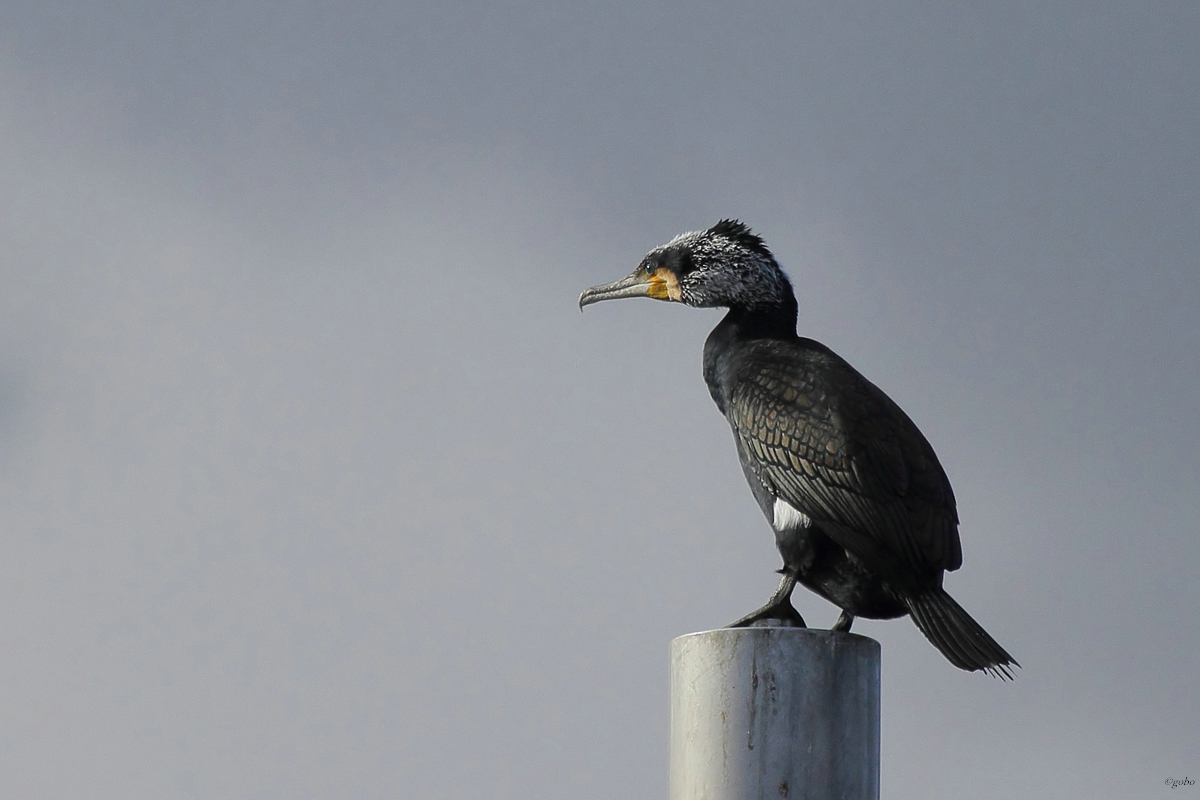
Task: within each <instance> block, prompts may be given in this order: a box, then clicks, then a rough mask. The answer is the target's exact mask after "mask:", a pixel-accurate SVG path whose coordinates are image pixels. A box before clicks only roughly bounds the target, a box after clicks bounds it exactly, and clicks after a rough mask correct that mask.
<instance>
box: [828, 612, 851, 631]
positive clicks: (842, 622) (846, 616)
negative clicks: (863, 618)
mask: <svg viewBox="0 0 1200 800" xmlns="http://www.w3.org/2000/svg"><path fill="white" fill-rule="evenodd" d="M853 624H854V615H853V614H851V613H850V612H849V611H847V610H845V609H842V614H841V616H840V617H838V620H837V622H835V623H833V627H832V628H830V629H829V630H831V631H841V632H842V633H849V632H850V626H851V625H853Z"/></svg>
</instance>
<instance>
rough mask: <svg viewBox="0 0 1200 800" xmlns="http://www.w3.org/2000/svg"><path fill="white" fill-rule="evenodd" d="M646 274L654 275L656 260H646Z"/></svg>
mask: <svg viewBox="0 0 1200 800" xmlns="http://www.w3.org/2000/svg"><path fill="white" fill-rule="evenodd" d="M646 274H647V275H653V274H654V262H653V261H647V262H646Z"/></svg>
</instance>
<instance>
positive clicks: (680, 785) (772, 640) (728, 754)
mask: <svg viewBox="0 0 1200 800" xmlns="http://www.w3.org/2000/svg"><path fill="white" fill-rule="evenodd" d="M670 763H671V775H670V798H671V800H779V799H780V798H788V800H801V799H803V800H833V798H837V800H878V798H879V643H878V642H876V641H875V640H874V639H868V638H867V637H865V636H857V635H855V634H851V633H835V632H832V631H819V630H808V629H804V628H726V629H722V630H716V631H706V632H703V633H693V634H689V635H687V636H681V637H679V638H678V639H676V640H675V641H673V642H672V643H671V762H670Z"/></svg>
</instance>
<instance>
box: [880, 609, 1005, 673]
mask: <svg viewBox="0 0 1200 800" xmlns="http://www.w3.org/2000/svg"><path fill="white" fill-rule="evenodd" d="M904 602H905V604H906V605H907V606H908V613H909V615H910V616H912V618H913V622H915V623H917V627H918V628H920V629H921V633H923V634H925V638H927V639H928V640H929V641H930V642H931V643H933V646H934V647H936V648H937V649H938V650H940V651H941V653H942V655H944V656H945V657H946V659H947V660H949V662H950V663H951V664H953V665H954V666H956V667H958V668H959V669H965V670H968V671H975V670H983V671H985V672H988V673H990V674H992V675H995V676H999V677H1000V678H1003V679H1007V680H1012V677H1013V676H1012V672H1011V671H1010V670H1009V669H1008V668H1009V667H1019V666H1021V665H1020V664H1018V663H1017V660H1016V659H1015V658H1013V657H1012V656H1010V655H1009V654H1008V653H1007V652H1006V651H1005V649H1004V648H1003V647H1001V646H1000V645H999V644H997V643H996V640H995V639H993V638H992V637H991V636H989V635H988V633H987V631H985V630H984V629H983V628H982V627H981V626H980V625H979V623H978V622H976V621H975V620H973V619H971V615H970V614H968V613H967V612H966V611H964V610H963V607H962V606H960V605H959V604H958V603H956V602H954V598H952V597H951V596H950V595H948V594H946V592H945V590H943V589H940V588H939V589H934V590H933V591H930V592H924V593H922V594H918V595H913V596H911V597H906V598H904Z"/></svg>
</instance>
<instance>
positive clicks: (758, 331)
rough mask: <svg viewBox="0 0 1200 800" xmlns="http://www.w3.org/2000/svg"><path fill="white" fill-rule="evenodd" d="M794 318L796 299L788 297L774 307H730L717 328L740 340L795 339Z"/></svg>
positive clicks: (795, 314)
mask: <svg viewBox="0 0 1200 800" xmlns="http://www.w3.org/2000/svg"><path fill="white" fill-rule="evenodd" d="M796 316H797V311H796V298H795V297H788V298H786V299H785V300H783V301H781V302H780V303H778V304H775V305H766V306H763V305H756V306H748V307H746V306H731V307H730V308H729V313H728V314H726V315H725V319H723V320H721V324H720V325H718V326H717V327H718V328H725V329H726V330H727V331H728V333H729V334H731V335H732V338H734V339H740V340H747V339H795V338H796ZM714 333H715V331H714Z"/></svg>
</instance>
